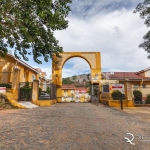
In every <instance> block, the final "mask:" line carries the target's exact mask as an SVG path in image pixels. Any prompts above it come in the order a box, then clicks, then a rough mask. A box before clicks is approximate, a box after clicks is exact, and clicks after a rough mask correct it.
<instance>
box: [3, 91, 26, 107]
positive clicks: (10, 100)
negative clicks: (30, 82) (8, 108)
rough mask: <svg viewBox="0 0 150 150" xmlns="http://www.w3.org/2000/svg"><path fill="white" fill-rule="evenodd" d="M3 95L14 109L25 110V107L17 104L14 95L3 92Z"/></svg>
mask: <svg viewBox="0 0 150 150" xmlns="http://www.w3.org/2000/svg"><path fill="white" fill-rule="evenodd" d="M3 95H5V96H6V98H7V100H8V101H9V103H10V104H11V105H12V106H14V107H16V108H26V107H24V106H22V105H20V104H19V103H18V102H17V100H16V93H9V92H5V93H3Z"/></svg>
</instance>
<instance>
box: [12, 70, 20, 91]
mask: <svg viewBox="0 0 150 150" xmlns="http://www.w3.org/2000/svg"><path fill="white" fill-rule="evenodd" d="M19 82H20V69H19V68H14V70H13V75H12V91H13V92H16V91H18V89H19Z"/></svg>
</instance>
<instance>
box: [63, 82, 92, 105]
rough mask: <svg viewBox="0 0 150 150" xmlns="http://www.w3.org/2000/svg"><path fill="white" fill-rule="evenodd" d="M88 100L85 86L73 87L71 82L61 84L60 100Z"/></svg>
mask: <svg viewBox="0 0 150 150" xmlns="http://www.w3.org/2000/svg"><path fill="white" fill-rule="evenodd" d="M89 100H90V95H89V94H88V89H87V88H83V87H75V86H74V85H72V84H70V85H68V84H63V85H62V102H88V101H89Z"/></svg>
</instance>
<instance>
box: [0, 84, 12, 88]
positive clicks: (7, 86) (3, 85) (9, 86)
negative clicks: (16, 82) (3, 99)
mask: <svg viewBox="0 0 150 150" xmlns="http://www.w3.org/2000/svg"><path fill="white" fill-rule="evenodd" d="M0 87H6V88H11V87H12V85H11V84H10V83H0Z"/></svg>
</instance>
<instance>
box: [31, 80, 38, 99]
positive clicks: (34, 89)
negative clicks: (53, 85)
mask: <svg viewBox="0 0 150 150" xmlns="http://www.w3.org/2000/svg"><path fill="white" fill-rule="evenodd" d="M38 95H39V81H38V80H34V81H33V87H32V101H36V100H38Z"/></svg>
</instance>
